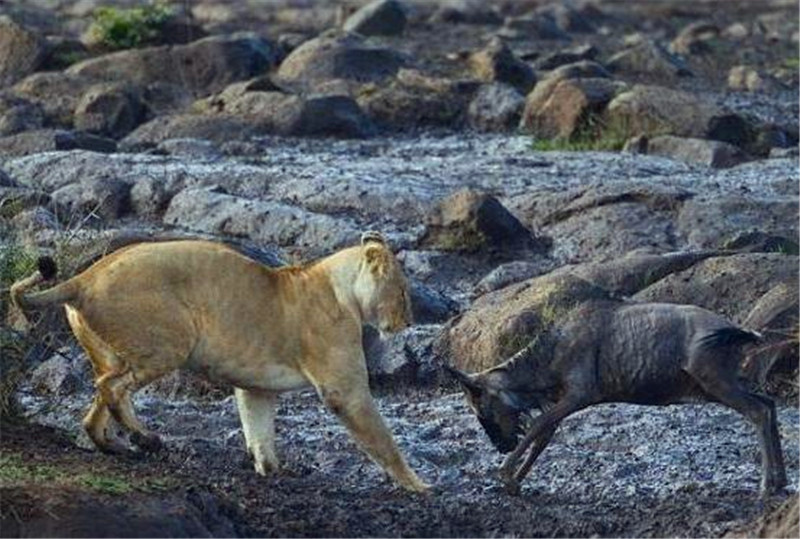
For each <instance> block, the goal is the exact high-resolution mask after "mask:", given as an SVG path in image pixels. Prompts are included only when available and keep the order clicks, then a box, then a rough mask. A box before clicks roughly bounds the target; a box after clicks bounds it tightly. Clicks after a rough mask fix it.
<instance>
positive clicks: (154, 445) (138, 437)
mask: <svg viewBox="0 0 800 539" xmlns="http://www.w3.org/2000/svg"><path fill="white" fill-rule="evenodd" d="M131 443H132V444H134V445H135V446H136V447H138V448H139V449H141V450H142V451H144V452H145V453H158V452H159V451H161V449H162V448H163V447H164V443H163V442H162V441H161V438H159V437H158V436H157V435H155V434H151V435H149V436H147V435H144V434H141V433H138V432H134V433H132V434H131Z"/></svg>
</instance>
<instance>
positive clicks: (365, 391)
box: [305, 350, 429, 492]
mask: <svg viewBox="0 0 800 539" xmlns="http://www.w3.org/2000/svg"><path fill="white" fill-rule="evenodd" d="M347 353H348V354H349V355H350V356H349V357H346V355H345V353H341V354H337V353H336V352H335V351H331V350H329V351H328V357H327V358H326V359H327V361H325V362H321V363H318V364H314V365H309V368H308V369H305V371H306V375H307V376H308V378H309V379H310V380H311V382H312V383H313V384H314V387H316V389H317V391H318V392H319V394H320V396H321V397H322V400H323V401H324V402H325V404H326V405H327V407H328V408H329V409H330V410H331V412H333V413H334V414H335V415H336V416H337V417H338V418H339V419H340V420H341V421H342V423H344V425H345V427H347V430H348V431H350V434H351V435H352V437H353V438H354V439H355V440H356V442H357V443H358V445H359V446H360V447H361V449H363V450H364V452H365V453H367V455H369V457H370V458H371V459H372V460H374V461H375V462H376V463H378V464H379V465H380V466H381V467H382V468H383V469H384V470H385V471H386V472H387V473H388V474H389V475H390V476H392V478H394V479H395V480H396V481H397V482H398V483H400V485H402V486H403V487H404V488H405V489H407V490H411V491H414V492H425V491H426V490H428V488H429V487H428V485H426V484H425V483H424V482H423V481H422V480H421V479H420V478H419V477H417V474H416V473H414V471H413V470H412V469H411V468H410V467H409V466H408V464H407V463H406V460H405V459H404V458H403V455H402V454H401V453H400V450H399V449H398V447H397V444H395V441H394V438H392V434H391V432H389V429H388V428H387V427H386V423H384V421H383V418H382V417H381V415H380V413H378V410H377V408H376V407H375V402H374V401H373V399H372V395H371V394H370V391H369V383H368V379H367V372H366V363H365V361H364V357H363V354H362V355H359V354H356V357H353V352H352V351H348V352H347Z"/></svg>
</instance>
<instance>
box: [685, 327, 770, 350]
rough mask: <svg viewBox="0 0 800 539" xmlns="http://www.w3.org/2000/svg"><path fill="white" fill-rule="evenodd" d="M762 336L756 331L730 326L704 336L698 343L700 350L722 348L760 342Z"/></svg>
mask: <svg viewBox="0 0 800 539" xmlns="http://www.w3.org/2000/svg"><path fill="white" fill-rule="evenodd" d="M763 339H764V336H763V335H761V334H760V333H759V332H757V331H751V330H749V329H743V328H738V327H735V326H730V327H726V328H720V329H717V330H714V331H712V332H711V333H709V334H708V335H704V336H703V337H701V338H700V341H699V342H698V344H699V346H700V347H701V348H718V347H719V348H722V347H727V346H741V345H744V344H748V343H757V342H761V341H762V340H763Z"/></svg>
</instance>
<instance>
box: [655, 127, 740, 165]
mask: <svg viewBox="0 0 800 539" xmlns="http://www.w3.org/2000/svg"><path fill="white" fill-rule="evenodd" d="M647 153H649V154H651V155H660V156H662V157H669V158H671V159H680V160H681V161H686V162H687V163H693V164H697V165H705V166H707V167H711V168H729V167H734V166H736V165H738V164H740V163H743V162H745V161H746V160H747V156H746V155H745V154H744V153H743V152H742V150H740V149H739V148H737V147H736V146H734V145H732V144H728V143H726V142H719V141H717V140H704V139H697V138H684V137H674V136H671V135H662V136H660V137H653V138H652V139H650V140H649V141H648V143H647Z"/></svg>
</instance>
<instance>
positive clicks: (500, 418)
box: [448, 300, 786, 494]
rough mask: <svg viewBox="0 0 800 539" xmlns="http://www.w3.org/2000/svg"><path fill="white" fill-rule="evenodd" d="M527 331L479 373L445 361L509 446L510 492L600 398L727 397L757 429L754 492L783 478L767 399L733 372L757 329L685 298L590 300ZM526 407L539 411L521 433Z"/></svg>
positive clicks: (506, 472) (499, 442) (770, 488)
mask: <svg viewBox="0 0 800 539" xmlns="http://www.w3.org/2000/svg"><path fill="white" fill-rule="evenodd" d="M531 338H532V341H531V343H530V344H528V345H527V346H526V347H525V348H523V349H522V350H521V351H519V352H518V353H517V354H515V355H514V356H513V357H511V358H510V359H509V360H508V361H506V362H504V363H502V364H500V365H498V366H496V367H494V368H490V369H487V370H485V371H482V372H480V373H476V374H466V373H464V372H461V371H459V370H457V369H454V368H452V367H448V370H450V372H451V373H452V374H453V375H454V376H455V377H456V378H457V379H458V380H459V381H460V382H461V384H462V386H463V388H464V391H465V394H466V396H467V400H468V403H469V405H470V407H471V408H472V410H473V411H474V412H475V414H476V415H477V417H478V419H479V420H480V422H481V425H482V426H483V428H484V430H485V431H486V433H487V434H488V435H489V438H490V439H491V441H492V443H493V444H494V446H495V447H496V448H497V449H498V450H499V451H501V452H503V453H510V454H509V455H508V457H507V458H506V460H505V462H504V463H503V465H502V466H501V468H500V475H501V477H502V479H503V481H504V482H505V484H506V486H507V488H508V490H509V491H511V492H518V491H519V482H520V480H521V479H523V478H524V477H525V476H526V475H527V473H528V472H529V471H530V469H531V466H532V465H533V463H534V461H535V460H536V458H537V457H538V456H539V454H540V453H541V452H542V451H543V450H544V448H545V447H546V446H547V444H548V443H549V442H550V440H551V438H552V436H553V434H554V432H555V430H556V428H557V427H558V425H559V423H560V422H561V421H562V420H563V419H564V418H566V417H567V416H569V415H570V414H573V413H575V412H577V411H579V410H582V409H584V408H586V407H588V406H591V405H593V404H600V403H606V402H628V403H635V404H645V405H667V404H677V403H690V402H703V401H706V402H719V403H722V404H724V405H727V406H729V407H731V408H733V409H734V410H736V411H738V412H740V413H741V414H742V415H743V416H745V417H746V418H747V419H748V420H749V421H750V422H752V423H753V424H754V425H755V427H756V429H757V433H758V439H759V442H760V448H761V466H762V480H761V492H762V493H763V494H769V493H773V492H775V491H778V490H780V489H781V488H783V487H784V486H785V485H786V473H785V469H784V464H783V455H782V452H781V445H780V436H779V434H778V425H777V418H776V414H775V406H774V404H773V402H772V401H771V400H770V399H769V398H767V397H764V396H762V395H758V394H755V393H753V392H751V391H748V390H747V389H745V387H744V386H743V385H742V383H741V382H740V379H739V376H738V369H739V365H740V363H741V359H742V347H743V345H745V344H748V343H755V342H758V341H759V340H760V339H761V336H760V335H759V334H758V333H755V332H753V331H748V330H746V329H742V328H739V327H737V326H735V325H734V324H732V323H731V322H729V321H728V320H726V319H725V318H723V317H721V316H719V315H717V314H715V313H712V312H710V311H707V310H705V309H701V308H699V307H695V306H691V305H673V304H663V303H628V302H623V301H615V300H592V301H587V302H585V303H583V304H581V305H580V306H578V307H575V308H574V309H572V311H571V312H569V314H567V315H565V317H564V319H563V320H562V321H561V322H560V323H558V324H556V325H554V326H553V327H551V328H549V329H548V330H547V331H544V332H543V333H542V334H540V335H531ZM533 408H537V409H539V410H541V414H539V415H538V416H536V417H534V418H533V419H532V420H530V425H529V427H528V428H527V432H524V431H525V430H526V429H525V426H526V423H527V421H528V412H529V411H530V410H531V409H533ZM528 449H530V452H529V453H528V454H527V456H525V453H526V451H528ZM523 456H525V458H524V459H523Z"/></svg>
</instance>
